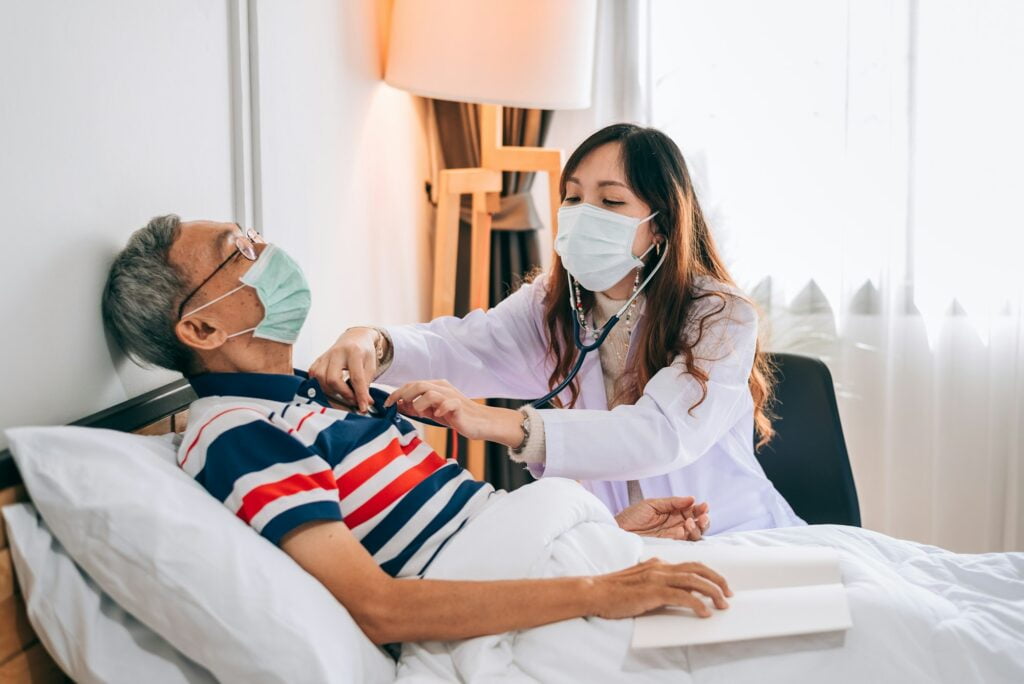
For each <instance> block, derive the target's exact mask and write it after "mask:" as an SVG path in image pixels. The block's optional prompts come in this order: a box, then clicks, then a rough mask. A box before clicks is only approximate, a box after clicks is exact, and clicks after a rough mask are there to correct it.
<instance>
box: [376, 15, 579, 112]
mask: <svg viewBox="0 0 1024 684" xmlns="http://www.w3.org/2000/svg"><path fill="white" fill-rule="evenodd" d="M596 17H597V2H596V0H395V4H394V7H393V9H392V15H391V34H390V36H389V38H388V58H387V69H386V72H385V76H384V80H385V81H387V82H388V83H389V84H390V85H392V86H395V87H396V88H401V89H402V90H407V91H409V92H411V93H414V94H416V95H423V96H425V97H432V98H436V99H440V100H455V101H459V102H477V103H481V104H494V105H506V106H511V107H533V108H537V109H583V108H586V107H589V106H590V92H591V82H592V80H593V71H594V68H593V67H594V35H595V22H596Z"/></svg>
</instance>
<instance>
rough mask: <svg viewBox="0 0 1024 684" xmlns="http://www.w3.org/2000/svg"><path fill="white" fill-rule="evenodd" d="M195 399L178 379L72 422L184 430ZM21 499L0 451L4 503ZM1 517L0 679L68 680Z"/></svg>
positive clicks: (24, 497)
mask: <svg viewBox="0 0 1024 684" xmlns="http://www.w3.org/2000/svg"><path fill="white" fill-rule="evenodd" d="M195 398H196V395H195V393H194V392H193V391H192V388H191V386H190V385H189V384H188V382H187V381H186V380H184V379H182V380H177V381H175V382H172V383H170V384H168V385H164V386H163V387H159V388H157V389H155V390H153V391H152V392H147V393H146V394H143V395H142V396H139V397H136V398H134V399H129V400H128V401H125V402H123V403H120V404H118V405H116V406H113V407H111V408H109V409H106V410H105V411H100V412H99V413H96V414H93V415H91V416H87V417H85V418H82V419H81V420H78V421H75V422H74V423H72V425H81V426H85V427H97V428H106V429H110V430H120V431H122V432H135V433H138V434H144V435H161V434H166V433H168V432H182V431H183V430H184V429H185V423H186V421H187V420H188V405H189V403H190V402H192V401H193V400H194V399H195ZM17 501H29V497H28V493H27V492H26V491H25V487H24V486H23V485H22V484H21V476H20V475H19V474H18V469H17V467H16V466H15V464H14V460H13V458H12V457H11V454H10V452H9V451H7V450H4V451H0V506H5V505H7V504H10V503H14V502H17ZM2 516H3V514H2V513H0V683H2V684H22V683H27V682H32V683H33V684H37V683H47V684H48V683H49V682H67V681H70V679H69V678H68V676H67V675H65V674H64V672H62V671H61V669H60V668H59V667H58V666H57V664H56V663H55V662H54V661H53V658H51V657H50V654H49V653H47V651H46V649H45V648H44V646H43V644H42V642H41V641H40V640H39V638H38V635H36V633H35V630H33V629H32V625H31V624H30V623H29V621H28V615H27V613H26V608H25V600H24V598H23V597H22V596H21V592H20V590H19V588H18V582H17V578H16V577H15V572H14V565H13V564H12V562H11V550H10V548H8V544H7V528H6V526H5V525H3V524H2V523H3V521H2Z"/></svg>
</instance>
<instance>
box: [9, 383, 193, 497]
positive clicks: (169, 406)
mask: <svg viewBox="0 0 1024 684" xmlns="http://www.w3.org/2000/svg"><path fill="white" fill-rule="evenodd" d="M195 398H196V395H195V392H193V391H192V387H191V385H189V384H188V381H187V380H185V379H184V378H182V379H180V380H175V381H174V382H171V383H168V384H166V385H164V386H163V387H157V388H156V389H155V390H153V391H151V392H146V393H145V394H143V395H140V396H138V397H135V398H133V399H129V400H128V401H123V402H121V403H120V404H117V405H116V406H111V407H110V408H108V409H104V410H103V411H100V412H99V413H94V414H92V415H91V416H86V417H85V418H82V419H80V420H76V421H75V422H74V423H72V425H81V426H83V427H95V428H107V429H108V430H120V431H121V432H138V431H140V430H144V429H146V428H149V427H151V426H154V425H157V424H159V423H160V421H163V420H167V419H171V418H172V417H174V416H175V415H177V414H178V413H180V412H181V411H183V410H184V409H186V408H188V405H189V403H190V402H192V401H193V400H194V399H195ZM166 427H167V429H165V430H158V431H156V430H155V431H154V432H172V431H174V426H173V425H172V424H171V423H170V422H168V423H167V426H166ZM20 482H21V476H20V475H19V474H18V469H17V467H15V465H14V459H13V458H12V457H11V452H10V451H8V450H7V449H4V450H3V451H0V489H4V488H6V487H10V486H13V485H16V484H19V483H20Z"/></svg>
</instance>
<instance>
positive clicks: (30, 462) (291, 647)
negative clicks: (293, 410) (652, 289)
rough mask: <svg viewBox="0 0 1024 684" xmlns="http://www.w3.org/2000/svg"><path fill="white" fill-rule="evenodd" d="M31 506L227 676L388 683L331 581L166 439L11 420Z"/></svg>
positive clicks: (127, 604) (114, 584) (103, 583)
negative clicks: (180, 462)
mask: <svg viewBox="0 0 1024 684" xmlns="http://www.w3.org/2000/svg"><path fill="white" fill-rule="evenodd" d="M5 434H6V436H7V439H8V441H9V443H10V449H11V452H12V453H13V454H14V458H15V461H16V462H17V465H18V469H19V471H20V472H21V476H22V479H23V480H24V482H25V486H26V488H27V489H28V492H29V494H30V496H31V498H32V500H33V502H34V503H35V506H36V508H37V509H38V510H39V513H40V514H41V515H42V517H43V519H44V520H45V521H46V524H47V526H48V527H49V528H50V530H51V531H52V532H53V535H54V536H55V537H56V538H57V539H59V540H60V542H61V544H62V545H63V546H64V548H65V549H66V550H67V552H68V553H69V554H70V555H71V557H72V558H74V559H75V561H76V562H77V563H78V564H79V565H80V566H81V567H82V568H83V569H84V570H85V571H86V573H88V574H89V576H91V577H92V579H93V580H95V582H96V583H97V584H98V585H99V586H100V587H101V588H102V589H103V591H105V592H106V593H107V594H109V595H110V597H111V598H113V599H114V600H115V601H116V602H117V603H118V604H120V605H121V606H122V607H123V608H125V609H126V610H127V611H128V612H130V613H132V614H133V615H134V616H135V617H136V618H138V619H139V620H140V621H141V622H142V623H144V624H145V625H146V626H148V627H149V628H150V629H152V630H153V631H154V632H156V633H157V634H159V635H160V636H162V637H163V638H164V639H166V640H167V641H168V642H170V643H171V644H172V645H173V646H174V647H175V648H177V649H178V650H179V651H181V653H183V654H184V655H185V656H187V657H188V658H191V659H192V660H194V661H195V662H197V663H199V664H200V665H202V666H203V667H205V668H206V669H208V670H209V671H210V672H211V673H212V674H213V675H214V676H215V677H216V678H217V679H219V680H221V681H231V682H234V681H260V682H289V683H290V682H385V681H387V682H390V681H393V680H394V677H395V665H394V662H393V661H392V660H391V659H390V658H388V657H387V656H386V655H385V654H384V653H383V652H382V651H381V650H380V649H378V648H377V647H376V646H374V645H373V643H372V642H370V640H369V639H367V638H366V636H365V635H364V634H363V632H362V631H361V630H360V629H359V627H358V626H357V625H356V623H355V621H354V620H353V619H352V617H351V616H350V615H349V614H348V611H346V610H345V608H344V607H343V606H342V605H341V604H340V603H338V601H337V600H336V599H335V598H334V596H333V595H331V593H330V592H329V591H327V589H326V587H324V586H323V585H322V584H320V582H319V581H317V580H316V579H315V578H314V577H313V576H311V575H309V574H308V573H307V572H305V571H304V570H303V569H302V568H301V567H299V565H298V564H296V563H295V562H294V561H293V560H292V559H291V558H289V557H288V556H287V555H286V554H285V553H283V552H282V551H281V550H280V549H278V548H277V547H276V546H274V545H273V544H271V543H270V542H268V541H267V540H265V539H264V538H263V537H261V536H260V535H258V534H256V533H255V532H253V531H252V529H250V528H249V527H248V526H247V525H246V524H245V523H243V522H242V521H241V520H239V519H238V518H237V517H235V516H234V515H232V514H231V512H230V511H228V510H227V509H226V508H225V507H224V506H223V504H221V503H220V502H218V501H216V500H215V499H214V498H213V497H211V496H210V495H209V494H208V493H207V492H206V491H205V490H204V489H203V488H202V486H200V485H199V484H198V483H197V482H195V481H194V480H193V479H192V478H190V477H188V475H186V474H185V473H183V472H182V471H181V470H180V469H179V468H178V467H177V466H176V465H173V457H174V455H173V451H171V452H169V451H168V450H169V449H170V450H173V446H172V445H171V444H170V443H169V442H168V439H167V438H162V437H144V436H140V435H132V434H128V433H123V432H114V431H111V430H100V429H95V428H82V427H41V428H15V429H10V430H7V431H6V432H5Z"/></svg>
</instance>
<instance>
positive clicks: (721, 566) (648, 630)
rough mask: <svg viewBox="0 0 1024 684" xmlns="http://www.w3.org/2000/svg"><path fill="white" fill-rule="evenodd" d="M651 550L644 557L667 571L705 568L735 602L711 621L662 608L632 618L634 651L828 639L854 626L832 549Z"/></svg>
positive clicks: (693, 547) (662, 547)
mask: <svg viewBox="0 0 1024 684" xmlns="http://www.w3.org/2000/svg"><path fill="white" fill-rule="evenodd" d="M649 550H650V553H649V554H648V557H655V556H656V557H658V558H660V559H661V560H663V561H665V562H666V563H684V562H689V561H697V562H701V563H704V564H705V565H707V566H708V567H709V568H711V569H712V570H714V571H715V572H718V573H719V574H721V575H723V576H724V577H725V578H726V580H727V581H728V582H729V587H730V588H731V589H732V590H733V594H734V595H733V596H732V597H731V598H730V599H729V608H728V609H726V610H722V611H719V610H716V611H714V612H713V613H712V616H711V617H710V618H699V617H697V616H696V615H694V613H693V612H692V611H690V610H689V609H682V608H678V609H677V608H662V609H660V610H657V611H654V612H651V613H648V614H646V615H642V616H640V617H638V618H636V620H635V627H634V631H633V647H634V648H655V647H660V646H683V645H693V644H711V643H718V642H722V641H739V640H742V639H758V638H763V637H775V636H788V635H793V634H810V633H812V632H831V631H836V630H842V629H848V628H849V627H851V626H852V622H851V620H850V609H849V605H848V604H847V599H846V590H845V589H844V588H843V585H842V577H841V575H840V573H839V554H838V552H836V551H835V550H834V549H830V548H825V547H790V548H779V547H770V548H769V547H761V546H745V547H743V546H718V547H716V546H711V545H706V544H700V543H696V544H687V543H679V544H671V545H667V544H663V545H659V546H657V547H650V549H649Z"/></svg>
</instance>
